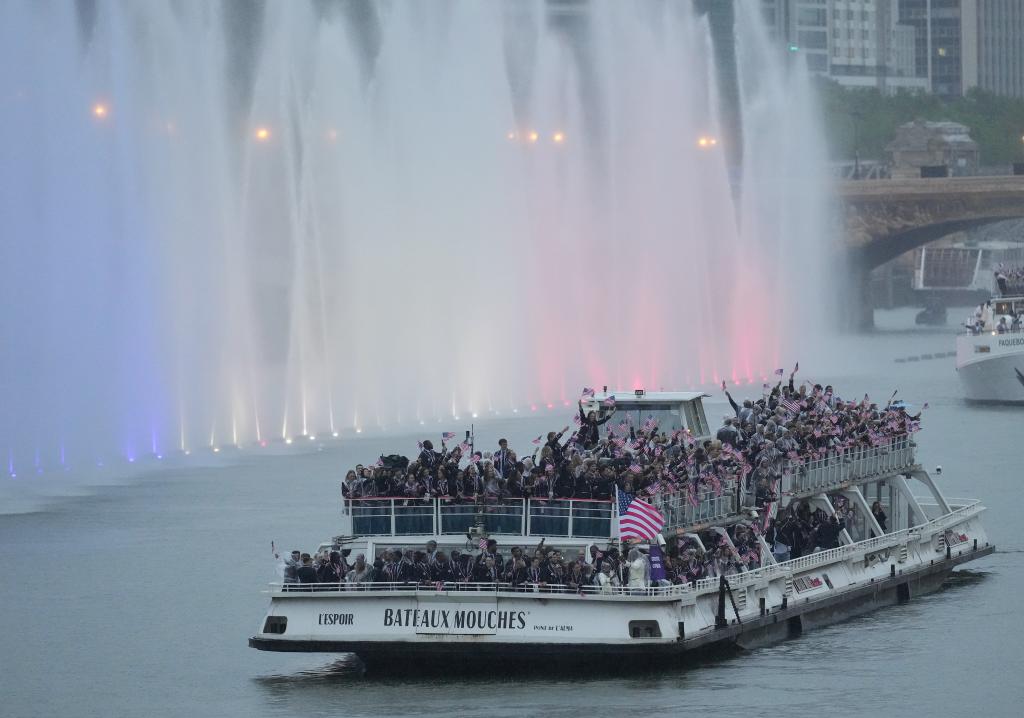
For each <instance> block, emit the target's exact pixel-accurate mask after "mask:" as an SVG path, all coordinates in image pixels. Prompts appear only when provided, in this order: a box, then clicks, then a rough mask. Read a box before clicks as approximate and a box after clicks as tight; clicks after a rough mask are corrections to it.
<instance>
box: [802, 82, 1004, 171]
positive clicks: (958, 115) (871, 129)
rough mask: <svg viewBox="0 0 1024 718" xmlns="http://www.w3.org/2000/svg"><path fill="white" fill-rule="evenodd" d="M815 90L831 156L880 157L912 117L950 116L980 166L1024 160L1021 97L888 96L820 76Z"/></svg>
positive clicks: (975, 94) (980, 93)
mask: <svg viewBox="0 0 1024 718" xmlns="http://www.w3.org/2000/svg"><path fill="white" fill-rule="evenodd" d="M817 89H818V95H819V97H820V99H821V103H822V106H823V109H824V118H825V134H826V136H827V138H828V141H829V148H830V153H831V156H832V157H833V158H834V159H837V160H850V159H853V156H854V149H855V148H859V149H860V157H861V159H878V160H881V159H884V156H885V146H886V145H887V144H888V143H889V142H890V141H891V140H892V138H893V137H894V136H895V134H896V128H897V127H898V126H899V125H902V124H903V123H905V122H912V121H913V120H915V119H919V118H920V119H923V120H931V121H942V120H950V121H953V122H959V123H961V124H964V125H967V127H969V128H970V130H971V138H972V139H974V141H975V142H977V143H978V146H979V150H980V153H981V164H982V165H1001V164H1009V163H1011V162H1014V161H1018V162H1019V161H1021V159H1024V142H1022V141H1021V138H1022V136H1024V100H1022V99H1015V98H1010V97H999V96H997V95H993V94H992V93H990V92H985V91H984V90H978V89H973V90H971V91H970V92H969V93H968V94H967V96H966V97H959V98H955V99H952V100H943V99H941V98H939V97H938V96H936V95H929V94H925V93H900V94H897V95H892V96H886V95H883V94H881V93H880V92H878V90H874V89H864V90H862V89H847V88H844V87H842V86H841V85H839V84H838V83H836V82H832V81H830V80H824V79H823V80H821V81H820V82H819V83H818V88H817Z"/></svg>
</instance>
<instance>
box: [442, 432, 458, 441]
mask: <svg viewBox="0 0 1024 718" xmlns="http://www.w3.org/2000/svg"><path fill="white" fill-rule="evenodd" d="M454 438H455V432H454V431H444V432H442V433H441V440H442V441H448V440H449V439H454Z"/></svg>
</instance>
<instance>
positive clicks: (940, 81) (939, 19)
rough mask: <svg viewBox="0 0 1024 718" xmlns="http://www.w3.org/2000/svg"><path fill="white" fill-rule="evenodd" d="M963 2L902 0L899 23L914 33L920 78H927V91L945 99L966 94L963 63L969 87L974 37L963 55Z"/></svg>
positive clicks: (900, 0) (950, 0) (917, 68)
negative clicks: (966, 67)
mask: <svg viewBox="0 0 1024 718" xmlns="http://www.w3.org/2000/svg"><path fill="white" fill-rule="evenodd" d="M961 4H962V0H899V22H900V24H901V25H910V26H912V27H913V28H914V31H915V40H914V59H915V64H916V73H917V76H918V77H923V78H926V79H927V81H928V89H929V90H930V91H931V92H934V93H935V94H937V95H942V96H944V97H958V96H960V95H962V94H963V93H964V89H965V86H964V69H965V68H964V59H965V57H966V60H967V66H968V83H967V84H968V86H969V85H970V74H971V72H970V67H971V64H972V54H971V52H970V50H971V48H972V47H973V42H974V37H973V35H969V36H968V38H967V45H968V52H967V54H966V56H965V55H964V53H963V44H964V36H963V14H962V12H961V10H962V8H961Z"/></svg>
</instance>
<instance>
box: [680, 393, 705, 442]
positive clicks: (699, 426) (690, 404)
mask: <svg viewBox="0 0 1024 718" xmlns="http://www.w3.org/2000/svg"><path fill="white" fill-rule="evenodd" d="M683 408H684V409H685V411H686V428H687V429H689V430H690V433H691V434H693V435H694V436H706V435H707V433H708V420H707V417H706V416H705V415H704V405H703V404H702V403H701V402H699V401H687V402H683Z"/></svg>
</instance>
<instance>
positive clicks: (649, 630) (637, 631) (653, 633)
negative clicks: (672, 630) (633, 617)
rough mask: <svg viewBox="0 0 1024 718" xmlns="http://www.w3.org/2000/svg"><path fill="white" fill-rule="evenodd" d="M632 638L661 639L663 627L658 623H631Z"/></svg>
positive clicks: (630, 632) (630, 633)
mask: <svg viewBox="0 0 1024 718" xmlns="http://www.w3.org/2000/svg"><path fill="white" fill-rule="evenodd" d="M629 637H630V638H661V626H659V625H658V622H657V621H630V622H629Z"/></svg>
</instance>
